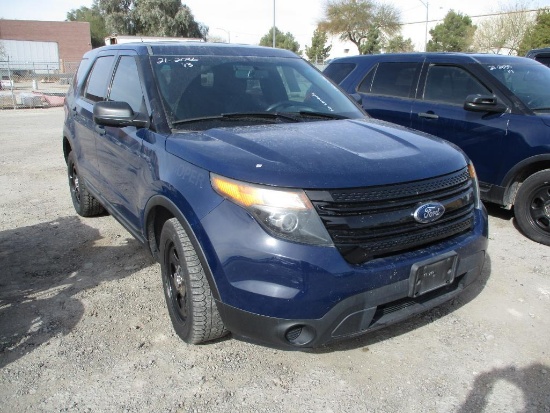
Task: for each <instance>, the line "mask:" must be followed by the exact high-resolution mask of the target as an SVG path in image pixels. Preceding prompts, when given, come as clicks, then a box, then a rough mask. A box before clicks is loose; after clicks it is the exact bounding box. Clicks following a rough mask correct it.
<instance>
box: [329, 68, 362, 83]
mask: <svg viewBox="0 0 550 413" xmlns="http://www.w3.org/2000/svg"><path fill="white" fill-rule="evenodd" d="M355 66H356V64H355V63H332V64H330V65H328V66H327V68H326V69H325V70H324V71H323V74H324V75H325V76H327V77H328V78H329V79H331V80H332V81H333V82H334V83H336V84H340V83H341V82H342V80H344V79H345V78H346V77H347V76H348V75H349V74H350V73H351V71H352V70H353V69H355Z"/></svg>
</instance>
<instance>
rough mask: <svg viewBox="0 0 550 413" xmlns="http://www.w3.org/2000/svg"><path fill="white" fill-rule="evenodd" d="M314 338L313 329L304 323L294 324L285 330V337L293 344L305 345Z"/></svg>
mask: <svg viewBox="0 0 550 413" xmlns="http://www.w3.org/2000/svg"><path fill="white" fill-rule="evenodd" d="M314 338H315V330H314V329H313V328H312V327H310V326H306V325H295V326H292V327H290V328H289V329H288V330H286V333H285V339H286V340H287V341H288V342H289V343H290V344H293V345H295V346H305V345H307V344H309V343H311V342H312V341H313V339H314Z"/></svg>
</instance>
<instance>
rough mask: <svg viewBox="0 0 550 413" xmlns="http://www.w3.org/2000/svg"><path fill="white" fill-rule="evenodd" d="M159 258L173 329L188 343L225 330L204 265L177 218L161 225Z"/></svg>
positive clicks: (225, 332)
mask: <svg viewBox="0 0 550 413" xmlns="http://www.w3.org/2000/svg"><path fill="white" fill-rule="evenodd" d="M160 258H161V263H160V264H161V271H162V286H163V289H164V297H165V298H166V304H167V306H168V313H169V314H170V319H171V320H172V325H173V326H174V330H175V331H176V333H177V334H178V335H179V336H180V337H181V338H182V339H183V340H184V341H185V342H187V343H189V344H199V343H202V342H205V341H209V340H215V339H217V338H220V337H223V336H224V335H225V334H227V333H228V331H227V330H226V329H225V327H224V325H223V322H222V320H221V317H220V314H219V312H218V309H217V307H216V303H215V301H214V297H213V296H212V292H211V290H210V286H209V285H208V280H207V279H206V275H205V273H204V268H203V267H202V264H201V262H200V260H199V258H198V256H197V253H196V251H195V249H194V247H193V244H192V243H191V241H190V240H189V237H188V236H187V233H186V232H185V230H184V229H183V227H182V226H181V224H180V223H179V221H178V220H177V219H176V218H172V219H169V220H168V221H166V223H165V224H164V226H163V228H162V232H161V236H160Z"/></svg>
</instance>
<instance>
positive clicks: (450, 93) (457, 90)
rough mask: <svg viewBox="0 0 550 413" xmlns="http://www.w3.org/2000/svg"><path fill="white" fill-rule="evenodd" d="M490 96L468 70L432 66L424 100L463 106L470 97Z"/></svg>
mask: <svg viewBox="0 0 550 413" xmlns="http://www.w3.org/2000/svg"><path fill="white" fill-rule="evenodd" d="M477 94H480V95H490V94H492V93H491V91H490V90H489V89H487V88H486V87H485V86H483V85H482V84H481V83H480V82H479V81H478V80H477V79H476V78H475V77H474V76H472V75H471V74H470V73H469V72H467V71H466V70H464V69H462V68H460V67H455V66H430V68H429V69H428V75H427V77H426V86H425V89H424V100H434V101H437V102H445V103H450V104H457V105H462V104H463V103H464V101H465V100H466V97H467V96H468V95H477Z"/></svg>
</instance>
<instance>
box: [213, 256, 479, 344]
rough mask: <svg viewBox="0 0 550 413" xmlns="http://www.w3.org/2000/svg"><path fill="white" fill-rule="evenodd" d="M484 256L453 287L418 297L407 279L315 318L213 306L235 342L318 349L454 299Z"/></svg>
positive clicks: (463, 267)
mask: <svg viewBox="0 0 550 413" xmlns="http://www.w3.org/2000/svg"><path fill="white" fill-rule="evenodd" d="M484 260H485V252H484V251H481V252H479V253H477V254H475V255H474V256H471V257H468V259H462V260H461V262H460V264H459V266H458V269H457V274H461V275H459V276H457V277H456V278H455V280H454V282H453V283H452V284H450V285H448V286H445V287H442V288H440V289H438V290H434V291H431V292H429V293H426V294H424V295H421V296H419V297H417V298H410V297H407V292H408V290H409V280H403V281H399V282H397V283H395V284H391V285H388V286H384V287H380V288H377V289H375V290H371V291H366V292H363V293H361V294H357V295H354V296H351V297H348V298H346V299H344V300H342V301H340V302H339V303H338V304H336V305H335V306H334V307H333V308H332V309H331V310H330V311H328V312H327V313H326V314H325V315H324V316H323V317H321V318H319V319H283V318H274V317H267V316H263V315H261V314H253V313H250V312H247V311H244V310H241V309H238V308H235V307H232V306H229V305H227V304H224V303H221V302H218V310H219V311H220V314H221V316H222V319H223V322H224V324H225V326H226V327H227V329H228V330H229V331H231V332H232V333H233V335H235V336H237V337H241V338H244V339H245V340H250V341H255V342H260V343H264V344H267V345H272V346H275V347H281V348H288V347H306V348H307V347H319V346H323V345H327V344H329V343H331V342H334V341H338V340H341V339H344V338H351V337H355V336H358V335H361V334H364V333H366V332H368V331H372V330H376V329H379V328H382V327H385V326H387V325H390V324H393V323H396V322H399V321H401V320H404V319H406V318H409V317H411V316H413V315H415V314H419V313H422V312H424V311H427V310H429V309H431V308H433V307H436V306H438V305H440V304H442V303H445V302H446V301H449V300H451V299H452V298H454V297H456V296H457V295H459V294H460V293H461V292H462V291H463V290H464V289H465V288H466V287H467V286H468V285H470V284H471V283H472V282H473V281H474V280H475V279H476V278H477V277H478V276H479V274H480V273H481V270H482V268H483V263H484Z"/></svg>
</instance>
